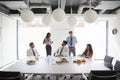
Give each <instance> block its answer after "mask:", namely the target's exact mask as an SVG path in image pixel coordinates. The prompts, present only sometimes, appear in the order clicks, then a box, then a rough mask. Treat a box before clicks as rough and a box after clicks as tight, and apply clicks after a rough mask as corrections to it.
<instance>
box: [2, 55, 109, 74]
mask: <svg viewBox="0 0 120 80" xmlns="http://www.w3.org/2000/svg"><path fill="white" fill-rule="evenodd" d="M29 59H30V58H26V59H23V60H18V61H17V62H16V63H15V64H13V65H11V66H9V67H8V68H6V69H4V71H20V72H21V73H32V74H81V73H89V72H90V71H91V70H109V69H108V68H107V67H105V66H104V64H103V63H101V62H99V61H95V60H93V59H86V62H85V63H81V64H79V65H78V64H76V63H73V60H75V59H76V58H75V57H67V60H68V61H69V62H68V63H64V64H56V60H59V58H57V57H49V61H48V58H45V57H40V59H39V61H36V63H35V64H34V65H28V64H26V61H27V60H29Z"/></svg>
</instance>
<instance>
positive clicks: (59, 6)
mask: <svg viewBox="0 0 120 80" xmlns="http://www.w3.org/2000/svg"><path fill="white" fill-rule="evenodd" d="M58 8H60V0H58Z"/></svg>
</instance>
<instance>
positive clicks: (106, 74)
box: [88, 71, 116, 80]
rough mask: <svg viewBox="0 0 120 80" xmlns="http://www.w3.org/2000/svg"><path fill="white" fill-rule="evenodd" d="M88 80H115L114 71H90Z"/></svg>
mask: <svg viewBox="0 0 120 80" xmlns="http://www.w3.org/2000/svg"><path fill="white" fill-rule="evenodd" d="M88 80H116V72H115V71H91V72H90V74H89V77H88Z"/></svg>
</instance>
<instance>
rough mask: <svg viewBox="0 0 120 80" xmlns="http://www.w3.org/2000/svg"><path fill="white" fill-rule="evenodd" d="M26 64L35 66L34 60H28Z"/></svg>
mask: <svg viewBox="0 0 120 80" xmlns="http://www.w3.org/2000/svg"><path fill="white" fill-rule="evenodd" d="M27 64H28V65H34V64H35V60H28V61H27Z"/></svg>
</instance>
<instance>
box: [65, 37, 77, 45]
mask: <svg viewBox="0 0 120 80" xmlns="http://www.w3.org/2000/svg"><path fill="white" fill-rule="evenodd" d="M66 41H67V42H68V46H69V47H75V44H76V43H77V38H76V37H75V36H72V45H71V36H68V37H67V38H66Z"/></svg>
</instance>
